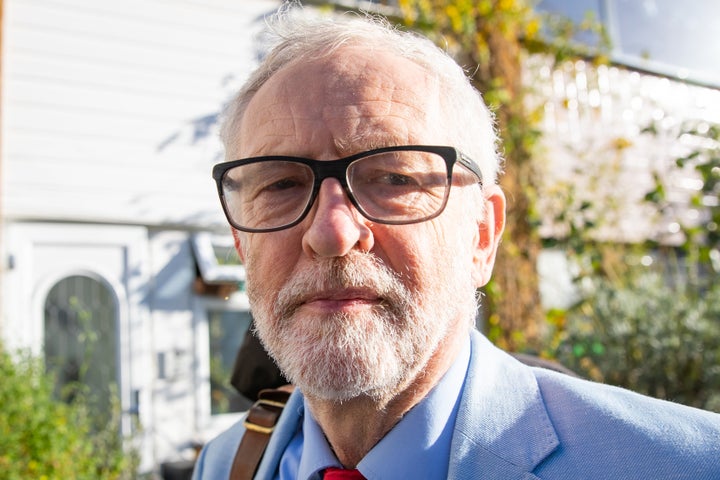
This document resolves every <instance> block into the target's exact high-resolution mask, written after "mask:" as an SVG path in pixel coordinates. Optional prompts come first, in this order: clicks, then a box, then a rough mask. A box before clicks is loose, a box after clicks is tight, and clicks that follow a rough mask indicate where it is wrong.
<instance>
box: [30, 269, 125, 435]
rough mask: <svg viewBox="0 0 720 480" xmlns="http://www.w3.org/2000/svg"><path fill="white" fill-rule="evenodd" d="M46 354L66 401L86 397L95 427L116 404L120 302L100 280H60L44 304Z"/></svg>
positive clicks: (107, 418) (104, 421) (109, 415)
mask: <svg viewBox="0 0 720 480" xmlns="http://www.w3.org/2000/svg"><path fill="white" fill-rule="evenodd" d="M43 323H44V329H43V330H44V333H45V341H44V343H43V349H44V358H45V364H46V366H47V369H48V370H49V371H51V372H53V373H54V374H55V379H56V393H57V395H58V396H59V397H60V398H62V399H64V400H72V399H73V398H75V397H76V396H77V395H84V396H86V398H87V399H88V402H89V404H90V409H91V411H90V414H91V416H92V419H93V421H95V422H96V425H97V426H98V428H101V427H102V426H103V425H107V423H108V422H109V421H111V419H112V412H113V408H111V407H113V406H116V407H117V406H118V405H119V404H120V399H119V396H118V385H119V383H120V382H119V379H120V375H119V374H120V371H119V362H118V343H119V342H118V303H117V298H116V297H115V295H114V293H113V291H112V290H111V289H110V288H109V287H108V285H107V284H106V283H105V282H103V281H102V280H101V279H98V278H93V277H91V276H87V275H71V276H67V277H65V278H62V279H60V280H59V281H58V282H57V283H55V285H53V287H52V288H51V289H50V291H49V292H48V294H47V296H46V298H45V304H44V319H43ZM116 409H117V408H116Z"/></svg>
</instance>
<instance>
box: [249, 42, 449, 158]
mask: <svg viewBox="0 0 720 480" xmlns="http://www.w3.org/2000/svg"><path fill="white" fill-rule="evenodd" d="M439 106H440V86H439V82H438V80H437V78H435V77H434V76H433V75H431V74H430V73H428V71H427V70H426V69H425V68H423V67H422V66H420V65H418V64H416V63H414V62H412V61H410V60H407V59H405V58H402V57H399V56H397V55H393V54H389V53H386V52H378V51H368V50H366V49H363V48H361V47H343V48H340V49H337V50H335V51H334V52H332V53H330V54H327V55H326V56H323V57H321V58H318V59H313V60H309V61H297V62H294V63H291V64H290V65H288V66H286V67H284V68H282V69H281V70H279V71H278V72H276V73H275V74H274V75H273V76H272V77H271V78H270V79H269V80H268V81H267V82H266V84H265V85H263V86H262V87H261V88H260V89H259V90H258V92H257V93H256V94H255V97H254V98H253V99H252V100H251V101H250V103H249V104H248V108H247V110H246V111H245V115H244V117H243V120H242V123H241V127H240V128H241V132H240V136H239V138H240V145H238V146H237V147H238V148H240V149H241V151H242V153H243V155H245V156H247V155H249V154H258V153H269V152H267V151H266V150H267V149H269V148H270V147H274V148H280V147H282V146H283V144H285V143H287V144H289V145H294V146H295V147H294V148H298V147H297V145H301V144H312V143H314V142H328V141H331V142H332V143H333V144H334V145H335V146H336V147H337V148H338V149H347V150H350V149H353V148H355V147H354V144H356V143H358V142H360V143H362V144H363V147H364V148H376V147H380V146H387V145H388V143H390V144H392V143H446V141H445V140H444V139H443V138H441V137H442V135H441V133H440V132H441V130H442V129H440V128H436V127H437V126H438V125H437V124H438V123H440V114H441V112H440V108H439ZM289 145H285V146H289ZM258 149H259V151H258ZM275 153H279V152H275ZM296 153H297V152H296ZM308 153H310V152H308Z"/></svg>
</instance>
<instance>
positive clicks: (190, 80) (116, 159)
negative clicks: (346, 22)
mask: <svg viewBox="0 0 720 480" xmlns="http://www.w3.org/2000/svg"><path fill="white" fill-rule="evenodd" d="M281 3H282V2H281V1H279V0H243V1H237V0H204V1H200V0H145V1H140V0H128V1H125V2H111V1H108V0H99V1H98V0H4V1H1V2H0V12H1V18H2V23H1V27H0V28H1V30H0V33H1V36H0V39H1V40H0V41H1V43H0V46H1V49H0V61H1V63H0V69H1V70H0V101H1V104H0V105H1V107H0V125H1V127H0V154H1V156H0V160H1V161H0V221H1V228H0V355H1V357H0V360H1V362H0V368H2V378H3V381H2V382H0V383H2V385H0V471H4V472H9V473H8V474H7V475H8V478H39V477H40V476H41V475H47V476H48V478H136V477H143V478H186V477H187V476H188V475H189V472H190V471H191V469H192V463H193V460H194V456H195V454H196V451H197V448H198V447H199V446H200V445H202V444H203V443H204V442H205V441H207V440H208V439H210V438H211V437H212V436H214V435H215V434H217V433H218V432H219V431H221V430H223V429H224V428H226V427H228V426H229V425H231V424H232V423H234V422H235V421H237V420H238V419H239V418H240V415H241V412H243V411H244V410H246V409H247V408H248V406H249V405H250V403H251V402H252V401H253V400H254V398H252V396H253V395H252V394H249V393H247V392H244V393H245V395H243V394H241V393H240V392H238V390H237V389H236V388H235V387H233V386H232V385H231V384H230V378H231V375H232V373H233V369H234V368H235V369H236V373H237V371H245V372H247V371H251V370H252V369H254V368H256V367H257V365H255V364H254V363H252V362H250V361H249V360H246V359H244V358H240V359H239V360H238V361H237V362H236V357H237V355H238V348H239V346H240V345H241V344H242V343H243V341H244V339H245V334H246V332H247V331H248V327H249V325H250V323H251V320H252V319H251V314H250V311H249V306H248V302H247V297H246V295H245V292H244V278H245V276H244V275H245V274H244V270H243V267H242V265H241V264H240V262H239V260H238V258H237V256H236V255H235V253H234V250H233V246H232V238H231V236H230V234H229V227H228V226H227V225H226V223H225V220H224V218H223V216H222V212H221V209H220V205H219V202H218V200H217V194H216V191H215V186H214V184H213V182H212V179H211V177H210V169H211V167H212V165H213V164H214V163H216V162H218V161H221V160H222V159H223V152H222V149H221V146H220V143H219V141H218V139H217V125H218V116H219V114H220V112H221V111H222V108H223V106H224V104H225V103H226V102H227V101H228V100H229V98H230V96H231V95H232V94H233V93H234V91H236V90H237V89H238V88H239V86H240V85H241V84H242V83H243V81H244V79H245V78H246V77H247V75H248V74H249V72H250V71H252V69H253V68H254V67H255V66H256V65H257V62H258V60H259V59H260V58H262V56H263V55H264V54H265V49H264V46H263V43H262V36H261V35H260V34H261V32H262V31H263V28H264V18H265V17H266V16H268V15H270V14H272V12H274V11H275V10H276V9H277V8H278V7H279V6H280V5H281ZM303 3H304V4H306V14H309V15H320V14H324V15H330V14H336V13H341V12H345V11H348V10H359V9H364V10H369V11H372V12H375V13H378V14H381V15H385V16H387V17H389V18H390V19H391V21H393V22H394V23H398V24H400V25H402V26H403V28H408V29H415V30H419V31H422V32H423V33H424V34H426V35H428V36H430V37H431V38H433V39H434V40H436V41H437V42H438V44H440V45H442V46H443V47H444V48H446V49H447V50H448V51H449V52H450V53H451V54H452V55H453V56H454V57H455V58H456V59H457V60H458V62H459V63H460V64H461V65H463V66H464V67H465V68H466V69H467V72H468V75H469V76H470V77H471V78H472V80H473V82H474V83H475V84H476V85H477V87H478V89H479V90H480V91H481V92H482V93H483V95H484V97H485V99H486V101H487V102H488V103H489V104H490V105H491V107H492V108H493V110H494V111H495V113H496V116H497V120H498V126H499V128H500V131H501V136H502V145H501V151H502V152H503V155H504V156H505V158H506V161H507V164H506V168H505V175H504V177H503V179H502V180H501V183H502V186H503V188H504V189H505V190H506V192H507V193H508V198H509V218H508V231H507V233H506V237H505V238H504V240H503V244H502V246H501V252H500V257H499V260H498V266H497V270H496V273H495V276H494V279H493V281H492V283H491V284H490V285H489V286H488V287H487V288H486V289H484V292H483V294H484V296H483V304H482V306H481V308H480V310H479V312H478V328H480V329H481V330H482V331H484V332H485V333H486V335H488V336H489V337H490V338H491V339H492V340H493V341H494V342H495V343H497V344H498V345H500V346H501V347H503V348H505V349H507V350H509V351H512V352H518V353H522V354H525V355H531V356H534V357H540V358H542V359H544V360H550V361H553V362H557V363H561V364H563V365H564V366H565V367H567V368H569V369H571V370H572V371H574V372H575V373H576V374H578V375H581V376H583V377H586V378H590V379H593V380H597V381H602V382H606V383H612V384H616V385H620V386H623V387H626V388H630V389H633V390H636V391H639V392H642V393H646V394H649V395H653V396H656V397H659V398H665V399H669V400H672V401H677V402H681V403H685V404H688V405H692V406H695V407H699V408H704V409H708V410H714V411H718V412H720V285H716V284H717V282H716V281H715V280H716V279H717V275H718V270H719V269H720V250H719V248H720V232H719V231H718V223H720V202H719V201H718V193H719V189H720V186H719V183H718V181H719V179H720V147H719V145H720V144H719V143H718V142H719V141H720V90H719V88H720V61H718V60H720V39H718V37H717V34H716V32H718V31H720V4H718V3H717V2H716V1H713V0H688V1H686V2H676V1H672V0H581V1H579V0H540V1H534V2H531V1H525V0H476V1H473V2H467V1H462V0H442V1H440V0H395V1H393V0H387V1H384V2H383V1H378V2H368V1H359V0H358V1H352V0H345V1H339V0H338V1H335V2H329V1H320V0H312V1H305V2H303ZM79 459H87V461H85V460H83V461H80V460H79Z"/></svg>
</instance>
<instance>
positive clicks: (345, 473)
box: [323, 467, 365, 480]
mask: <svg viewBox="0 0 720 480" xmlns="http://www.w3.org/2000/svg"><path fill="white" fill-rule="evenodd" d="M323 480H365V477H363V476H362V473H360V472H358V471H357V470H354V469H353V470H346V469H344V468H334V467H330V468H326V469H325V471H324V472H323Z"/></svg>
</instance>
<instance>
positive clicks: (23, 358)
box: [0, 345, 136, 480]
mask: <svg viewBox="0 0 720 480" xmlns="http://www.w3.org/2000/svg"><path fill="white" fill-rule="evenodd" d="M0 379H2V380H1V381H0V472H2V475H1V476H2V478H3V479H4V480H21V479H22V480H25V479H30V478H32V479H47V480H52V479H77V480H83V479H93V480H94V479H125V478H132V477H133V476H134V469H135V467H136V455H135V454H134V453H133V452H132V451H130V452H125V450H124V449H123V445H122V443H123V441H122V439H121V437H120V432H119V416H118V414H119V405H111V406H108V408H110V409H112V410H113V412H114V415H112V421H111V422H110V423H109V424H108V425H106V426H105V428H104V429H102V430H100V431H98V430H97V427H95V426H93V423H92V421H93V420H92V418H91V416H90V415H89V413H88V400H87V395H84V394H82V395H78V396H76V398H75V399H74V400H73V402H71V403H64V402H62V401H59V400H57V399H56V398H55V396H54V393H53V390H54V381H53V378H52V377H51V376H50V375H48V374H46V373H45V368H44V365H43V363H42V362H41V361H39V360H38V359H34V358H32V357H30V356H29V355H26V354H18V355H11V354H10V353H9V352H7V351H5V350H4V349H3V347H2V345H0Z"/></svg>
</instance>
